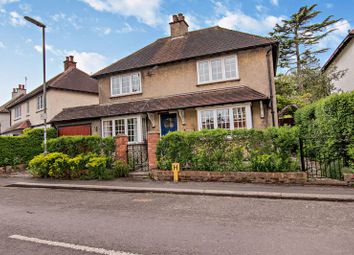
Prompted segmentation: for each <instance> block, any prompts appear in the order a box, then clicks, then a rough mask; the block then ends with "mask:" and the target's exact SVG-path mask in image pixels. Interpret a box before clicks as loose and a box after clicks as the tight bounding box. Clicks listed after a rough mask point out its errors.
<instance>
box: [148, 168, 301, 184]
mask: <svg viewBox="0 0 354 255" xmlns="http://www.w3.org/2000/svg"><path fill="white" fill-rule="evenodd" d="M150 175H151V178H152V179H153V180H156V181H172V178H173V174H172V171H168V170H151V171H150ZM179 178H180V181H196V182H237V183H287V184H305V183H306V182H307V173H305V172H285V173H264V172H208V171H181V172H180V173H179Z"/></svg>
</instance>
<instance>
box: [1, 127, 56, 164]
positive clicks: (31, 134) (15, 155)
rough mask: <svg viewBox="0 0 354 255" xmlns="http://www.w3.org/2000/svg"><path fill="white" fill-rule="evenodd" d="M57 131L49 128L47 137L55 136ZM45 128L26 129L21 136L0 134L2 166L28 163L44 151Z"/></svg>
mask: <svg viewBox="0 0 354 255" xmlns="http://www.w3.org/2000/svg"><path fill="white" fill-rule="evenodd" d="M56 136H57V132H56V130H55V129H53V128H49V129H47V138H48V139H51V138H55V137H56ZM42 142H43V129H39V128H34V129H25V130H24V131H23V135H21V136H0V152H1V153H0V166H6V165H18V164H27V163H28V162H29V161H30V160H31V159H32V158H33V157H34V156H36V155H38V154H40V153H42V152H43V149H42Z"/></svg>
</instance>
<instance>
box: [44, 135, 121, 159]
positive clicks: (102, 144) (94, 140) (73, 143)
mask: <svg viewBox="0 0 354 255" xmlns="http://www.w3.org/2000/svg"><path fill="white" fill-rule="evenodd" d="M114 150H115V144H114V139H113V138H112V137H107V138H101V137H99V136H62V137H58V138H56V139H51V140H50V141H48V152H62V153H65V154H68V155H69V156H71V157H75V156H77V155H79V154H83V153H96V154H99V155H105V156H107V157H111V156H112V155H113V153H114Z"/></svg>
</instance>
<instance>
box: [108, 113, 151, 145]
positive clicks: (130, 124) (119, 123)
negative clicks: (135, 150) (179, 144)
mask: <svg viewBox="0 0 354 255" xmlns="http://www.w3.org/2000/svg"><path fill="white" fill-rule="evenodd" d="M144 129H146V119H145V117H144V116H140V115H135V116H128V117H117V118H114V119H107V120H103V121H102V136H103V137H108V136H116V135H119V134H124V135H127V136H128V142H129V143H136V142H143V141H145V139H146V132H147V130H144Z"/></svg>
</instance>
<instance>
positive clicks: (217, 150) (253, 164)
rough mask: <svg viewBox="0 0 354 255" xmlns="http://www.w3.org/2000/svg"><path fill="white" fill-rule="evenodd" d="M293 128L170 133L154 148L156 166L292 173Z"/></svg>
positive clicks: (294, 165)
mask: <svg viewBox="0 0 354 255" xmlns="http://www.w3.org/2000/svg"><path fill="white" fill-rule="evenodd" d="M297 148H298V131H297V128H290V127H282V128H268V129H264V130H256V129H242V130H233V131H230V130H224V129H217V130H203V131H197V132H172V133H169V134H167V135H166V136H164V137H162V138H161V140H160V141H159V143H158V146H157V159H158V167H159V168H160V169H170V168H171V164H172V163H173V162H178V163H180V164H181V168H182V169H185V170H187V169H189V170H205V171H262V172H263V171H265V172H282V171H296V170H298V168H299V167H298V164H297V162H296V160H295V161H294V160H293V159H292V158H291V156H292V155H294V154H295V153H296V152H297Z"/></svg>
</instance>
